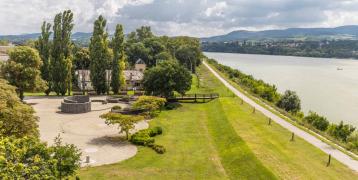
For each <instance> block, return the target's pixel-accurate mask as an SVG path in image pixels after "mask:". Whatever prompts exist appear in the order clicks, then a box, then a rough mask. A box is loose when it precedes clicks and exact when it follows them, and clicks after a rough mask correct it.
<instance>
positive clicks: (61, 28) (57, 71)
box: [51, 10, 74, 95]
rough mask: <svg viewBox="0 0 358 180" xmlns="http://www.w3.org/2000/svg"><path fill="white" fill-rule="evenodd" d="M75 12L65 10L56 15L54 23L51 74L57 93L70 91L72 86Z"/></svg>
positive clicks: (62, 93) (63, 93)
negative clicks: (72, 43)
mask: <svg viewBox="0 0 358 180" xmlns="http://www.w3.org/2000/svg"><path fill="white" fill-rule="evenodd" d="M73 26H74V25H73V13H72V12H71V10H67V11H64V12H63V13H59V14H57V15H56V16H55V20H54V25H53V33H54V35H53V46H52V54H51V58H52V59H51V62H52V63H51V74H52V82H53V90H54V91H55V92H56V94H57V95H59V94H61V95H65V94H66V91H68V92H69V93H70V87H71V67H72V66H71V64H72V63H71V59H72V54H71V52H72V50H71V46H72V45H71V31H72V29H73Z"/></svg>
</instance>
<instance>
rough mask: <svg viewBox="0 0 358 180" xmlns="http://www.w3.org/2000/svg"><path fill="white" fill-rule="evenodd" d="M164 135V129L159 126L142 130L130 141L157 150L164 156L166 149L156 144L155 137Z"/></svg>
mask: <svg viewBox="0 0 358 180" xmlns="http://www.w3.org/2000/svg"><path fill="white" fill-rule="evenodd" d="M162 133H163V129H162V128H161V127H159V126H156V127H154V128H150V129H144V130H140V131H138V132H136V133H134V134H133V135H132V137H131V139H130V141H131V142H132V143H133V144H135V145H141V146H148V147H150V148H152V149H153V150H155V151H156V152H157V153H159V154H163V153H164V152H165V148H164V147H163V146H161V145H156V144H154V142H155V140H154V138H153V137H154V136H156V135H160V134H162Z"/></svg>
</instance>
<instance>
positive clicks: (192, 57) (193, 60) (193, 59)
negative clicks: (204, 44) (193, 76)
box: [175, 45, 201, 73]
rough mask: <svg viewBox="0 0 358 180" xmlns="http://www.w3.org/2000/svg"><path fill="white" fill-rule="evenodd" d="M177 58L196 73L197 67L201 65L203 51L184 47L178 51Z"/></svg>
mask: <svg viewBox="0 0 358 180" xmlns="http://www.w3.org/2000/svg"><path fill="white" fill-rule="evenodd" d="M175 58H176V59H177V60H178V61H179V62H180V64H182V65H184V66H185V67H186V68H188V69H189V70H190V71H191V72H192V73H195V70H196V66H197V65H199V64H200V58H201V51H200V49H199V47H196V46H190V45H183V46H181V47H180V48H179V49H178V50H177V51H176V53H175Z"/></svg>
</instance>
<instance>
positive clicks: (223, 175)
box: [79, 66, 357, 179]
mask: <svg viewBox="0 0 358 180" xmlns="http://www.w3.org/2000/svg"><path fill="white" fill-rule="evenodd" d="M198 79H199V80H200V81H197V79H196V78H194V82H193V86H192V89H191V91H190V92H188V93H213V92H216V93H219V94H220V98H219V99H217V100H213V101H211V102H208V103H198V104H193V103H182V104H181V105H182V106H181V107H179V108H178V109H175V110H170V111H168V110H166V111H163V112H162V113H161V114H160V115H159V116H158V117H157V118H154V119H153V120H152V121H151V122H150V123H149V124H150V126H151V127H154V126H161V127H163V135H161V136H159V137H156V142H158V143H159V144H162V145H164V146H165V147H166V149H167V152H166V153H165V154H163V155H158V154H156V153H155V152H153V151H152V150H151V149H149V148H145V147H139V150H138V154H137V155H136V156H134V157H133V158H131V159H128V160H126V161H124V162H121V163H117V164H112V165H106V166H100V167H92V168H90V167H89V168H84V169H81V170H80V171H79V175H80V177H81V179H127V178H133V179H144V178H148V177H150V178H151V179H247V178H255V179H327V178H328V179H351V178H352V177H355V176H357V173H355V172H353V171H352V170H350V169H348V168H347V167H346V166H344V165H342V164H341V163H339V162H338V161H336V160H335V159H332V162H331V166H329V167H326V162H327V158H328V156H327V154H325V153H324V152H322V151H321V150H319V149H317V148H316V147H314V146H312V145H311V144H309V143H307V142H306V141H304V140H302V139H301V138H298V137H297V138H296V139H295V141H294V142H291V141H290V137H291V133H290V132H289V131H287V130H286V129H284V128H282V127H281V126H280V125H278V124H276V123H272V125H271V126H268V125H267V117H265V116H264V115H263V114H261V113H259V112H258V111H257V112H256V113H255V114H253V113H252V107H251V106H249V105H248V104H246V103H245V104H243V105H241V100H240V99H239V98H236V97H235V96H234V94H233V93H232V92H231V91H230V90H228V89H227V88H226V87H225V86H224V85H223V84H222V83H221V82H220V81H219V80H218V79H216V78H215V77H214V76H213V75H212V74H211V73H210V72H209V70H208V69H207V68H205V67H204V66H201V67H200V68H199V69H198ZM270 177H271V178H270Z"/></svg>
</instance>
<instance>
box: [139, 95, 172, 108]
mask: <svg viewBox="0 0 358 180" xmlns="http://www.w3.org/2000/svg"><path fill="white" fill-rule="evenodd" d="M165 103H166V100H165V99H164V98H160V97H155V96H140V97H139V98H138V100H137V101H135V102H134V103H133V108H134V109H147V110H149V111H156V110H159V109H161V108H162V107H163V106H164V104H165Z"/></svg>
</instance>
